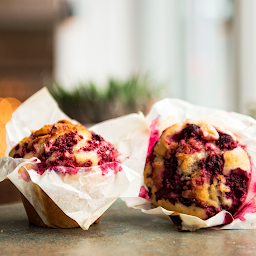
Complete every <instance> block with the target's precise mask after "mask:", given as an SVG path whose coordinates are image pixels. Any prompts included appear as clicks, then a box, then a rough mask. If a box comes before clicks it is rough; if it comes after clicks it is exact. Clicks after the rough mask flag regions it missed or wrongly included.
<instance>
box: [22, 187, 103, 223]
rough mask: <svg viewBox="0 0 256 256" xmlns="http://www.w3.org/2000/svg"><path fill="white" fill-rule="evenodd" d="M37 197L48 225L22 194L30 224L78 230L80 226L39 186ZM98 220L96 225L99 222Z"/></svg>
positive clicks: (36, 190)
mask: <svg viewBox="0 0 256 256" xmlns="http://www.w3.org/2000/svg"><path fill="white" fill-rule="evenodd" d="M35 196H36V197H37V199H38V200H39V202H40V204H41V207H42V212H43V214H44V216H45V217H46V219H47V222H48V224H45V223H44V222H43V221H42V219H41V218H40V216H39V215H38V213H37V212H36V210H35V208H34V207H33V206H32V205H31V204H30V202H29V201H28V200H27V199H26V198H25V197H24V196H23V194H21V199H22V202H23V205H24V207H25V210H26V213H27V216H28V219H29V222H30V223H33V224H34V225H36V226H39V227H48V228H77V227H80V226H79V224H78V223H77V222H76V221H75V220H73V219H71V218H70V217H69V216H67V215H66V214H65V213H64V212H63V211H62V210H61V209H60V208H59V207H58V206H57V205H56V204H55V203H54V202H53V200H52V199H51V198H50V197H49V196H48V195H47V194H46V193H45V192H44V191H43V190H42V189H41V188H40V187H39V186H38V185H36V184H35ZM99 219H100V218H98V219H97V220H96V221H95V222H94V223H98V222H99Z"/></svg>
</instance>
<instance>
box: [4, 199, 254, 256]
mask: <svg viewBox="0 0 256 256" xmlns="http://www.w3.org/2000/svg"><path fill="white" fill-rule="evenodd" d="M0 255H36V256H37V255H92V256H93V255H97V256H98V255H99V256H101V255H104V256H108V255H115V256H118V255H130V256H133V255H140V256H144V255H150V256H153V255H175V256H180V255H186V256H198V255H207V256H211V255H214V256H216V255H221V256H226V255H256V230H223V231H222V230H210V229H205V230H198V231H195V232H179V231H177V230H176V228H175V227H174V226H173V224H172V223H171V222H168V221H165V220H162V219H159V218H156V217H152V216H150V215H147V214H144V213H142V212H141V211H139V210H134V209H130V208H127V207H126V206H125V204H124V203H123V202H122V201H121V200H118V201H117V202H115V203H114V204H113V205H112V206H111V207H110V208H109V209H108V210H107V211H106V213H104V214H103V216H102V218H101V220H100V222H99V223H98V224H95V225H93V226H91V227H90V229H89V230H87V231H84V230H82V229H80V228H75V229H50V228H40V227H36V226H34V225H31V224H29V223H28V220H27V216H26V213H25V210H24V208H23V205H22V204H21V203H16V204H9V205H3V206H0Z"/></svg>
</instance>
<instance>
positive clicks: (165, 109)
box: [123, 99, 256, 231]
mask: <svg viewBox="0 0 256 256" xmlns="http://www.w3.org/2000/svg"><path fill="white" fill-rule="evenodd" d="M146 119H147V122H148V125H149V126H150V125H151V128H152V129H158V130H159V133H160V135H161V132H162V131H163V130H164V129H165V128H167V127H169V126H171V125H172V124H174V123H177V122H183V121H185V120H186V119H193V120H199V119H201V120H202V119H203V120H208V121H210V122H212V123H215V122H216V123H219V124H221V125H223V126H224V127H226V128H227V129H228V130H230V131H232V132H233V133H234V134H236V135H238V136H239V137H240V138H241V139H242V141H241V142H240V143H241V144H243V145H246V148H245V150H246V151H247V152H248V154H249V155H250V157H251V160H252V163H253V165H255V163H256V120H254V119H253V118H251V117H249V116H246V115H241V114H237V113H234V112H230V111H224V110H217V109H210V108H204V107H200V106H195V105H192V104H189V103H187V102H185V101H182V100H178V99H164V100H161V101H159V102H157V103H155V104H154V105H153V107H152V109H151V111H150V113H149V114H148V116H147V117H146ZM157 120H158V122H157V123H158V126H156V127H153V126H154V125H152V124H154V123H156V121H157ZM152 129H151V130H152ZM143 171H144V170H143V169H141V170H140V171H139V173H138V174H139V175H140V176H141V179H142V180H141V185H143ZM255 188H256V171H255V167H254V166H253V167H252V173H251V181H250V185H249V190H248V191H249V192H248V195H247V198H246V201H245V202H244V204H243V205H242V206H241V208H240V209H239V211H238V212H237V213H236V214H235V215H234V216H232V215H231V214H230V213H228V212H226V211H222V212H220V213H218V214H217V215H215V216H214V217H212V218H210V219H207V220H205V221H204V220H202V219H200V218H198V217H194V216H191V215H186V214H181V213H177V212H173V211H167V210H165V209H164V208H162V207H157V208H153V209H152V205H151V202H150V200H146V199H144V198H141V197H139V196H137V197H131V198H124V199H123V200H124V201H125V202H126V204H127V206H130V207H134V208H136V209H141V210H142V212H144V213H147V214H152V215H154V216H157V217H160V218H163V219H166V220H168V221H171V220H172V221H173V223H174V225H175V226H176V227H177V228H178V229H179V230H190V231H193V230H196V229H200V228H209V227H215V228H218V229H254V228H256V225H255V222H256V193H255V192H256V189H255Z"/></svg>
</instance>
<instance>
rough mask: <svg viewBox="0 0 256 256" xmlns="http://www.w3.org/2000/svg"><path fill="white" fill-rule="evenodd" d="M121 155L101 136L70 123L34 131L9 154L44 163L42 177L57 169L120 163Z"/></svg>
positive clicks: (60, 123)
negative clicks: (35, 158)
mask: <svg viewBox="0 0 256 256" xmlns="http://www.w3.org/2000/svg"><path fill="white" fill-rule="evenodd" d="M119 155H120V154H119V152H118V151H117V150H116V149H115V148H114V146H113V145H112V144H111V143H109V142H107V141H105V140H104V139H103V138H102V137H101V136H100V135H98V134H95V133H94V132H92V131H89V130H87V129H86V128H85V127H84V126H82V125H78V124H72V123H71V122H69V121H67V120H61V121H58V122H57V123H55V124H53V125H45V126H43V127H42V128H41V129H39V130H37V131H32V133H31V135H30V136H29V137H25V138H24V139H23V140H21V141H20V142H19V143H18V144H17V145H16V146H15V147H13V148H12V150H11V151H10V153H9V156H11V157H13V158H25V159H30V158H32V157H37V158H38V159H40V160H41V163H39V164H38V166H39V172H40V173H43V172H44V171H45V170H46V169H48V168H50V169H51V168H53V167H54V166H65V167H93V166H97V165H102V164H105V163H109V162H119V160H118V157H119ZM53 169H54V168H53Z"/></svg>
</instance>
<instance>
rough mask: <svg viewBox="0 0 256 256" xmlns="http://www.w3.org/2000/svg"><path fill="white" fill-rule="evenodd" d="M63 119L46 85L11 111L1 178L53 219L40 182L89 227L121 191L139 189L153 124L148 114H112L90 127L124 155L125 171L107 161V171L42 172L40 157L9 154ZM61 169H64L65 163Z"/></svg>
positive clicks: (129, 192) (0, 162) (134, 192)
mask: <svg viewBox="0 0 256 256" xmlns="http://www.w3.org/2000/svg"><path fill="white" fill-rule="evenodd" d="M61 119H67V120H70V118H69V117H68V116H66V115H65V114H64V113H63V112H61V110H60V109H59V108H58V105H57V103H56V102H55V101H54V99H53V98H52V96H51V95H50V94H49V92H48V91H47V89H45V88H43V89H42V90H40V91H38V92H37V93H36V94H34V95H33V96H32V97H31V98H29V99H28V100H27V101H26V102H24V103H23V104H22V105H21V106H20V107H19V108H18V109H17V110H16V111H15V112H14V113H13V116H12V119H11V120H10V122H9V123H8V124H7V125H6V130H7V144H8V147H7V151H6V157H3V158H1V159H0V181H2V180H3V179H4V178H6V177H8V178H9V179H10V180H11V182H12V183H13V184H14V185H15V186H16V187H17V188H18V189H19V190H20V192H21V193H22V194H23V195H24V196H25V198H26V199H27V200H28V201H29V202H30V204H31V205H32V206H33V207H34V208H35V210H36V212H37V214H38V215H39V216H40V218H41V219H42V220H43V222H44V223H45V224H46V225H48V224H49V221H48V219H47V216H46V215H45V214H44V209H42V206H41V204H40V200H39V199H38V197H37V196H35V187H37V186H39V187H40V188H41V189H42V190H43V191H44V192H45V193H46V194H47V195H48V196H49V197H50V198H51V199H52V200H53V201H54V203H55V204H56V205H57V206H58V207H59V208H60V209H61V210H62V211H63V212H64V213H65V214H66V215H67V216H69V217H70V218H72V219H73V220H75V221H76V222H77V223H78V224H79V225H80V227H81V228H83V229H88V228H89V226H90V225H91V224H92V223H93V222H95V220H97V219H98V218H99V217H100V216H101V215H102V214H103V213H104V212H105V211H106V210H107V209H108V208H109V207H110V206H111V204H112V203H113V202H114V201H115V200H116V199H117V198H118V197H119V196H120V195H122V196H123V197H126V196H127V195H129V196H131V195H133V196H136V195H137V194H138V191H139V189H140V184H141V178H140V176H139V174H138V173H139V171H140V170H141V169H143V167H144V164H145V157H146V151H147V141H148V139H149V129H148V125H147V122H146V120H145V118H144V116H143V115H140V114H131V115H127V116H124V117H121V118H117V119H112V120H109V121H106V122H103V123H101V124H97V125H95V126H93V127H91V128H90V129H89V130H93V131H94V132H95V133H97V134H100V135H101V136H102V137H103V138H104V139H105V140H106V141H109V142H111V143H112V144H113V145H114V146H115V148H117V150H118V151H119V152H120V153H121V154H122V155H123V158H124V159H125V160H124V161H123V162H122V164H121V165H120V166H121V168H122V170H121V171H117V168H119V167H120V166H118V165H109V168H108V170H107V172H105V171H104V175H103V173H102V170H101V168H100V167H99V166H96V167H92V168H79V171H78V172H77V174H75V175H68V174H66V175H62V174H61V172H60V173H59V174H57V173H56V172H55V171H50V170H46V171H45V173H44V174H43V175H39V174H38V173H37V172H36V171H35V170H34V169H35V168H36V162H38V161H40V160H38V159H37V158H33V159H29V160H24V159H13V158H11V157H8V153H9V151H10V149H11V148H12V147H13V146H14V145H16V144H17V143H18V142H19V141H20V140H21V139H23V138H24V137H26V136H29V135H30V133H31V130H37V129H40V128H41V127H43V126H44V125H45V124H53V123H55V122H57V121H59V120H61ZM70 121H72V120H70ZM73 122H76V121H74V120H73ZM22 167H24V168H22ZM59 168H60V170H63V171H65V167H59ZM118 170H119V169H118ZM3 196H4V195H3Z"/></svg>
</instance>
